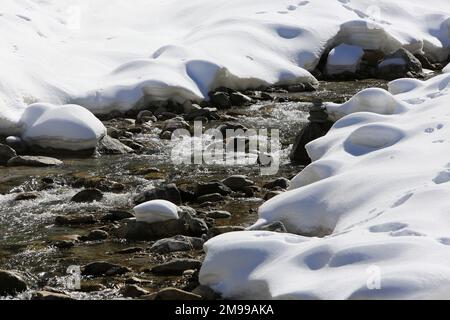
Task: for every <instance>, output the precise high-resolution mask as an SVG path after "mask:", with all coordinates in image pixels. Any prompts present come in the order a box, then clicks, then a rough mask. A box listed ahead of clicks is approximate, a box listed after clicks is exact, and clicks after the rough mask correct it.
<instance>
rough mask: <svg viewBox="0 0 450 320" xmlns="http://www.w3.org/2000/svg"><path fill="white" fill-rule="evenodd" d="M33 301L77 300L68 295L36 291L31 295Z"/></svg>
mask: <svg viewBox="0 0 450 320" xmlns="http://www.w3.org/2000/svg"><path fill="white" fill-rule="evenodd" d="M31 300H38V301H70V300H75V299H73V298H72V297H70V296H69V295H67V294H64V293H58V292H51V291H45V290H43V291H36V292H33V294H32V295H31Z"/></svg>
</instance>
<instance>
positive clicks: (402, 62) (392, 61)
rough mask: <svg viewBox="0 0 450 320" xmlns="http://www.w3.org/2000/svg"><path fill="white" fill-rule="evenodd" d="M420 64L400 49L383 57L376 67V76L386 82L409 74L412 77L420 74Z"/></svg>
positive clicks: (410, 54) (406, 51)
mask: <svg viewBox="0 0 450 320" xmlns="http://www.w3.org/2000/svg"><path fill="white" fill-rule="evenodd" d="M422 71H423V70H422V64H421V63H420V61H419V59H417V58H416V57H415V56H414V55H413V54H412V53H411V52H409V51H408V50H406V49H404V48H400V49H398V50H397V51H395V52H394V53H391V54H388V55H386V56H385V58H384V60H383V61H382V62H381V63H380V64H379V65H378V76H379V77H380V78H383V79H386V80H393V79H397V78H402V77H405V76H406V75H407V74H408V73H409V72H410V73H412V74H413V76H414V75H419V74H421V73H422Z"/></svg>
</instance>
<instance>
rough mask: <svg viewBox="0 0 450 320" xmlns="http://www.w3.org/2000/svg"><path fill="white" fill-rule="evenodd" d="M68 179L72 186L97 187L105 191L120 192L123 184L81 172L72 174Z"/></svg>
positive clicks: (123, 186) (123, 187)
mask: <svg viewBox="0 0 450 320" xmlns="http://www.w3.org/2000/svg"><path fill="white" fill-rule="evenodd" d="M69 177H70V178H73V181H70V183H71V186H72V187H73V188H77V189H78V188H80V189H81V188H85V189H98V190H100V191H105V192H122V191H123V190H125V185H123V184H121V183H117V182H115V181H112V180H109V179H106V178H104V177H99V176H90V175H85V174H83V173H79V174H74V175H73V177H71V176H69Z"/></svg>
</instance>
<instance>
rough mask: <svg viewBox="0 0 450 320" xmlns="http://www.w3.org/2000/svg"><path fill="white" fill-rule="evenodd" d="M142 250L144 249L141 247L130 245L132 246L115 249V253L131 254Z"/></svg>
mask: <svg viewBox="0 0 450 320" xmlns="http://www.w3.org/2000/svg"><path fill="white" fill-rule="evenodd" d="M142 251H144V249H143V248H141V247H132V248H126V249H123V250H119V251H116V254H133V253H139V252H142Z"/></svg>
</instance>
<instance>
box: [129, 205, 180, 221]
mask: <svg viewBox="0 0 450 320" xmlns="http://www.w3.org/2000/svg"><path fill="white" fill-rule="evenodd" d="M133 210H134V213H135V215H136V220H137V221H138V222H147V223H154V222H161V221H167V220H176V219H179V216H178V212H179V208H178V206H176V205H175V204H173V203H172V202H169V201H166V200H152V201H148V202H144V203H142V204H140V205H138V206H136V207H134V208H133Z"/></svg>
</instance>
